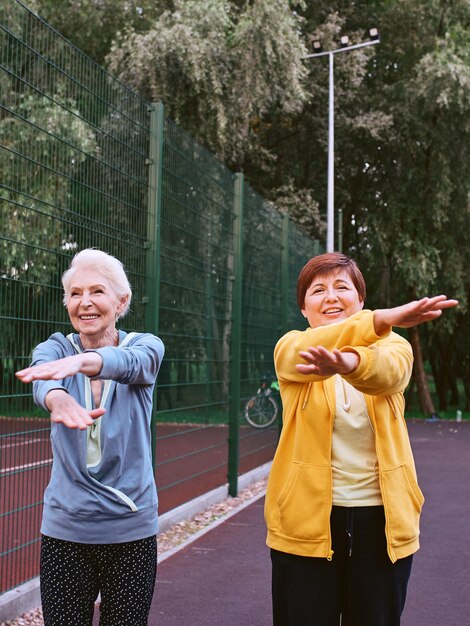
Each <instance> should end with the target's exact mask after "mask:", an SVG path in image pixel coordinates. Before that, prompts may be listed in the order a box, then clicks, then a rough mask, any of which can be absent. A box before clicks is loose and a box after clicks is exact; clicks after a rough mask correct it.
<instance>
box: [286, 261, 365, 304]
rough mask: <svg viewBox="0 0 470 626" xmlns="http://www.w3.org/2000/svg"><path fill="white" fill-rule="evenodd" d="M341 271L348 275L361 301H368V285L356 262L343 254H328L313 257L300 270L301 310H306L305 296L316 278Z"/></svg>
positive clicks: (299, 293)
mask: <svg viewBox="0 0 470 626" xmlns="http://www.w3.org/2000/svg"><path fill="white" fill-rule="evenodd" d="M341 270H345V271H346V272H347V273H348V275H349V278H350V279H351V280H352V282H353V284H354V286H355V287H356V289H357V293H358V295H359V298H360V300H361V301H362V302H364V300H365V299H366V283H365V281H364V276H363V275H362V272H361V270H360V269H359V267H358V266H357V264H356V262H355V261H353V259H351V258H350V257H348V256H346V255H345V254H342V253H341V252H327V253H326V254H319V255H318V256H314V257H312V258H311V259H310V261H308V262H307V263H306V264H305V265H304V266H303V268H302V269H301V270H300V274H299V278H298V279H297V303H298V305H299V308H300V309H303V308H304V304H305V294H306V293H307V289H308V288H309V287H310V285H311V284H312V281H313V279H314V278H315V277H316V276H323V275H325V274H332V273H336V272H339V271H341Z"/></svg>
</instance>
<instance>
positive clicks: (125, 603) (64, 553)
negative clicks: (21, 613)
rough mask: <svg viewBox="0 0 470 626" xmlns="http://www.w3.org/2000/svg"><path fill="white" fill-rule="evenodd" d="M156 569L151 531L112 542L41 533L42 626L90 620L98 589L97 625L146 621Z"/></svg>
mask: <svg viewBox="0 0 470 626" xmlns="http://www.w3.org/2000/svg"><path fill="white" fill-rule="evenodd" d="M156 572H157V540H156V536H155V535H154V536H152V537H147V538H146V539H141V540H139V541H130V542H127V543H113V544H99V545H92V544H83V543H73V542H70V541H62V540H60V539H53V538H51V537H45V536H43V537H42V541H41V576H40V580H41V601H42V611H43V615H44V624H45V626H91V624H92V620H93V610H94V603H95V600H96V598H97V596H98V593H99V592H100V593H101V605H100V626H146V625H147V621H148V614H149V611H150V604H151V602H152V596H153V590H154V587H155V578H156Z"/></svg>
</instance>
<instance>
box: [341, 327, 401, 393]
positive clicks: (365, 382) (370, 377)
mask: <svg viewBox="0 0 470 626" xmlns="http://www.w3.org/2000/svg"><path fill="white" fill-rule="evenodd" d="M343 351H345V352H350V351H353V352H355V353H356V354H358V355H359V365H358V367H357V368H356V369H355V370H354V371H353V372H351V373H350V374H346V375H344V376H343V378H344V379H345V380H347V381H348V382H349V383H350V384H351V385H352V386H353V387H355V388H356V389H357V390H358V391H361V392H362V393H367V394H369V395H371V396H376V395H390V394H392V393H397V392H400V391H404V390H405V388H406V386H407V385H408V383H409V381H410V378H411V373H412V370H413V350H412V348H411V345H410V344H409V343H408V341H406V339H404V338H403V337H400V335H397V334H396V333H391V334H390V335H389V336H388V337H386V338H385V339H383V340H380V341H377V342H376V343H374V344H373V345H371V346H350V347H344V348H343Z"/></svg>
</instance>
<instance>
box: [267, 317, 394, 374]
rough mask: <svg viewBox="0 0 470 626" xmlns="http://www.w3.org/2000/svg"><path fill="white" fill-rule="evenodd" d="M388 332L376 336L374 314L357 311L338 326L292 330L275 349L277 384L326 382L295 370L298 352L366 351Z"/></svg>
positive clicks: (299, 361) (299, 359) (280, 340)
mask: <svg viewBox="0 0 470 626" xmlns="http://www.w3.org/2000/svg"><path fill="white" fill-rule="evenodd" d="M390 330H391V329H389V330H388V331H387V332H385V333H384V334H383V335H377V333H376V332H375V329H374V312H373V311H369V310H367V309H366V310H363V311H358V312H357V313H355V314H354V315H351V317H348V318H347V319H346V320H343V321H342V322H338V323H337V324H327V325H326V326H318V327H317V328H308V329H307V330H304V331H299V330H293V331H291V332H289V333H287V334H286V335H284V336H283V337H281V339H279V341H278V343H277V345H276V348H275V349H274V362H275V366H276V373H277V377H278V379H279V380H280V381H283V380H285V381H291V382H300V383H305V382H310V381H316V380H325V378H328V377H327V376H317V375H315V374H308V375H305V374H301V373H300V372H298V371H297V370H296V368H295V366H296V365H297V364H298V363H301V362H302V359H301V357H300V356H299V352H300V351H305V350H307V349H308V348H309V347H311V346H323V347H324V348H326V349H327V350H334V349H338V350H341V349H342V348H346V347H348V348H351V347H352V348H354V349H355V348H356V347H361V346H363V347H367V346H369V345H371V344H374V343H376V342H377V341H378V340H379V339H381V338H383V337H386V336H387V335H389V333H390Z"/></svg>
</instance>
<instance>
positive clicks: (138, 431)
mask: <svg viewBox="0 0 470 626" xmlns="http://www.w3.org/2000/svg"><path fill="white" fill-rule="evenodd" d="M77 351H78V352H81V351H82V346H81V344H80V339H79V336H78V335H76V334H72V335H69V336H68V337H65V336H64V335H62V334H61V333H54V334H53V335H51V336H50V337H49V339H48V340H47V341H45V342H44V343H41V344H39V345H38V346H37V347H36V349H35V350H34V353H33V363H32V365H38V364H40V363H43V362H45V361H53V360H56V359H61V358H63V357H66V356H71V355H73V354H76V353H77ZM92 351H93V352H97V353H98V354H100V355H101V357H102V360H103V366H102V369H101V372H100V373H99V375H98V376H96V377H95V378H97V379H100V380H103V381H105V384H104V389H103V395H102V401H101V405H100V406H102V407H104V408H105V409H106V413H105V414H104V415H103V416H102V417H101V418H98V419H97V420H95V423H94V424H93V425H92V426H90V427H89V428H88V429H87V430H78V429H71V428H67V426H65V425H64V424H56V423H52V424H51V443H52V453H53V463H52V474H51V479H50V482H49V485H48V486H47V488H46V491H45V494H44V512H43V519H42V526H41V533H42V534H43V535H47V536H49V537H54V538H56V539H63V540H66V541H73V542H77V543H90V544H99V543H101V544H109V543H123V542H127V541H136V540H138V539H144V538H145V537H150V536H151V535H154V534H155V533H156V532H157V527H158V514H157V504H158V500H157V490H156V487H155V480H154V476H153V467H152V453H151V449H152V445H151V435H150V420H151V414H152V399H153V390H154V386H155V381H156V377H157V374H158V370H159V367H160V364H161V361H162V358H163V354H164V346H163V343H162V341H161V340H160V339H159V338H158V337H155V336H154V335H151V334H148V333H130V334H129V335H127V334H126V333H125V332H124V331H119V346H117V347H111V346H106V347H104V348H98V349H96V350H92ZM52 389H64V390H65V391H67V392H68V393H69V394H70V395H71V396H73V398H75V400H77V402H78V403H79V404H81V405H82V406H84V407H87V408H89V409H92V408H95V407H94V403H93V395H92V393H91V385H90V378H88V377H87V376H85V375H84V374H76V375H75V376H70V377H67V378H64V379H63V380H61V381H57V380H44V381H42V380H40V381H35V382H34V384H33V392H34V400H35V402H36V403H37V404H39V405H40V406H42V407H43V408H44V409H45V410H46V411H47V407H46V405H45V398H46V395H47V393H48V392H49V391H51V390H52Z"/></svg>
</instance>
